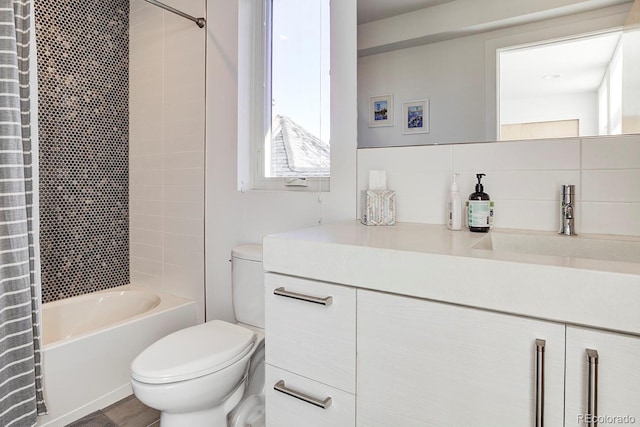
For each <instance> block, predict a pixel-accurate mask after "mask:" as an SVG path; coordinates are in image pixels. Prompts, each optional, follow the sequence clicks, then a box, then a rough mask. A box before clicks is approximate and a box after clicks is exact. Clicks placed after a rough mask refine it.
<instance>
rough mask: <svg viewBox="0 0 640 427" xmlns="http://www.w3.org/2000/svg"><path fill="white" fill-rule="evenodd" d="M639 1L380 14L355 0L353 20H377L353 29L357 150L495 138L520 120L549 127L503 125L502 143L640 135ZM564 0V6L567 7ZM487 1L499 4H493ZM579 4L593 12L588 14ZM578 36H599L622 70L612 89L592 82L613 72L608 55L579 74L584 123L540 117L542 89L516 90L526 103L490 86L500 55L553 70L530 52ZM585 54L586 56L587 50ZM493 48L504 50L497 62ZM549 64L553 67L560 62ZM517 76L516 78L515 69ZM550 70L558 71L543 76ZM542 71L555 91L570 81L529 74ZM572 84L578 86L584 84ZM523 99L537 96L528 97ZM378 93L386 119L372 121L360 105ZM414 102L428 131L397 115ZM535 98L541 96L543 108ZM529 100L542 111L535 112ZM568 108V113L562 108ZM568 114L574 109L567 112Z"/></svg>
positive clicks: (460, 3)
mask: <svg viewBox="0 0 640 427" xmlns="http://www.w3.org/2000/svg"><path fill="white" fill-rule="evenodd" d="M639 2H640V0H636V2H635V3H633V2H630V1H616V0H611V1H609V2H608V3H607V7H602V6H603V2H599V3H598V2H595V1H581V2H580V1H573V2H571V1H570V2H567V1H560V0H553V1H548V2H545V5H544V6H543V5H539V4H538V3H540V2H518V3H514V2H512V1H510V0H475V1H473V2H471V1H468V0H454V1H451V0H449V1H435V2H434V1H429V0H424V1H423V2H422V3H421V5H422V6H424V5H425V4H426V5H427V6H429V4H431V5H430V6H429V7H426V8H425V7H422V8H420V9H417V10H413V11H409V12H406V13H403V14H402V15H393V16H387V17H383V18H382V19H380V16H381V15H380V9H379V8H378V9H376V7H378V6H380V4H379V3H380V2H379V1H378V0H368V1H367V0H359V4H358V7H359V16H373V17H374V18H375V19H377V20H375V21H371V22H365V21H366V20H362V21H360V23H359V26H358V53H359V59H358V147H359V148H367V147H385V146H405V145H427V144H450V143H460V142H482V141H495V140H500V139H501V134H502V126H501V125H502V124H517V125H518V126H519V127H521V128H523V129H524V128H525V127H526V126H521V125H522V124H527V125H528V124H532V123H533V124H539V123H538V122H554V123H552V124H553V126H549V124H548V123H543V126H542V129H543V130H542V131H540V130H537V131H535V132H537V133H535V132H534V133H531V132H532V131H531V129H529V128H527V129H526V130H525V131H524V132H525V133H524V134H523V133H522V130H521V129H520V130H519V131H520V133H517V132H516V133H515V134H513V129H509V130H508V132H512V133H511V136H509V134H507V133H505V134H504V135H502V139H527V137H529V138H535V139H540V138H545V137H565V136H590V135H602V134H620V133H625V134H626V133H638V132H640V77H636V76H640V32H639V30H638V18H637V15H638V9H639V6H638V3H639ZM387 3H388V2H387ZM394 3H396V5H397V6H398V7H400V6H401V4H402V3H404V4H405V5H406V4H408V3H412V4H413V5H414V7H417V3H416V2H415V1H411V0H406V2H394ZM489 3H491V5H492V6H491V7H489V6H488V4H489ZM526 3H531V4H526ZM567 3H572V5H573V6H571V5H570V6H567ZM596 3H598V4H597V5H596ZM496 4H503V5H504V6H505V7H502V8H501V7H496ZM552 4H557V7H555V8H553V7H551V8H549V6H550V5H552ZM585 4H587V5H586V6H585ZM507 5H508V6H510V7H506V6H507ZM560 5H562V7H560ZM543 7H544V8H543ZM572 7H574V8H573V9H572ZM588 7H593V9H590V10H588ZM536 8H538V9H536ZM372 11H373V12H372ZM364 12H368V13H369V15H366V14H365V13H364ZM374 12H378V14H377V15H376V13H374ZM386 13H387V14H391V13H393V12H392V11H386ZM382 16H384V15H382ZM622 28H624V31H621V32H620V33H617V35H616V34H614V33H612V30H613V29H618V30H620V29H622ZM578 35H586V39H589V40H592V39H593V40H597V37H596V36H598V37H600V36H602V37H603V39H602V40H605V41H601V44H605V45H607V46H609V47H610V48H611V46H613V48H612V49H613V50H614V52H615V51H616V49H617V51H618V52H619V53H620V55H619V56H620V57H622V58H623V60H621V61H619V62H620V63H621V64H622V67H620V69H621V70H622V68H624V70H623V71H624V74H623V76H624V78H623V81H622V82H621V84H622V86H621V85H617V86H616V85H603V84H602V81H603V80H605V79H610V78H611V76H612V75H613V74H612V72H611V69H612V68H615V63H616V61H617V60H616V59H615V55H614V54H612V53H609V55H610V58H609V60H606V61H604V65H603V61H602V60H598V61H595V62H597V63H598V67H600V68H599V69H598V70H593V69H592V70H589V71H590V75H591V81H592V82H591V83H590V85H591V86H590V88H589V91H590V94H589V96H590V98H589V99H590V101H589V103H590V107H589V109H590V117H589V120H590V123H589V124H588V126H587V122H588V121H589V120H587V119H586V118H585V117H584V115H582V116H578V115H577V113H576V114H569V113H566V111H565V113H564V114H562V115H559V116H557V117H550V116H548V115H545V114H541V113H540V112H541V111H544V110H546V111H547V112H548V111H549V110H551V109H550V108H549V107H548V105H550V104H549V102H551V103H552V104H551V105H554V104H553V101H549V100H548V99H549V98H547V100H546V101H543V100H542V98H541V97H538V95H539V94H541V92H542V91H538V92H540V93H534V94H532V93H528V94H526V96H527V97H529V99H523V95H522V94H521V97H520V98H519V99H517V100H516V101H517V102H514V99H515V98H514V96H513V89H509V90H511V92H510V93H511V95H509V94H508V92H507V91H500V90H499V89H500V87H501V85H500V82H499V75H500V70H501V67H502V66H503V65H505V64H508V63H510V62H512V61H510V59H507V58H508V57H507V56H506V55H509V54H511V55H513V56H517V55H515V53H516V52H520V54H522V52H528V54H529V55H528V56H530V58H529V60H532V59H533V60H534V61H537V62H535V64H537V65H538V66H539V65H543V63H544V65H547V66H549V67H550V68H547V67H542V68H544V69H553V66H552V64H550V62H551V61H550V60H549V59H547V57H543V59H541V57H540V56H539V55H538V56H536V55H534V53H536V52H535V49H537V48H538V47H539V46H538V45H540V44H541V43H542V44H543V45H544V47H546V48H550V47H554V46H555V47H557V46H559V43H560V42H573V43H576V44H577V45H580V43H578V38H577V36H578ZM582 47H583V48H584V46H582ZM516 48H518V50H517V49H516ZM586 50H587V51H591V52H594V49H590V48H587V49H586ZM623 51H624V52H623ZM622 52H623V53H624V55H622ZM538 53H539V52H538ZM501 54H504V55H505V56H504V57H503V58H502V59H500V55H501ZM572 55H573V54H572ZM606 55H607V54H604V56H605V57H606ZM521 56H527V55H521ZM566 56H567V54H566V53H565V56H564V57H565V58H566ZM576 58H577V57H576ZM571 59H572V58H570V60H569V61H565V62H568V63H572V62H573V63H576V62H577V59H574V60H573V61H572V60H571ZM611 59H613V61H612V60H611ZM557 65H558V67H560V64H557ZM565 65H566V64H565ZM520 66H521V65H520ZM582 67H583V68H587V67H589V68H593V67H594V60H588V59H585V60H584V62H583V65H582ZM533 68H536V67H534V66H533V65H529V66H526V67H525V68H524V69H527V70H533ZM542 68H540V69H542ZM556 69H560V68H556ZM503 71H504V70H503ZM583 71H585V70H583ZM598 73H600V76H599V77H598V76H597V74H598ZM519 74H520V75H521V76H522V75H523V74H524V73H522V72H521V73H519ZM556 74H561V75H562V74H564V75H563V76H562V77H560V78H558V77H552V76H554V75H556ZM594 75H596V77H593V76H594ZM545 76H547V81H545V83H549V85H548V86H557V87H560V86H561V85H560V83H561V81H562V80H564V83H565V84H570V85H571V84H575V83H569V82H570V79H569V78H568V77H569V76H568V74H566V72H565V71H563V72H562V73H560V72H551V71H549V72H546V74H544V75H541V76H539V77H538V78H539V79H542V78H543V77H545ZM593 81H595V82H596V83H593ZM502 86H504V87H505V88H506V87H511V88H518V87H519V88H520V89H522V88H524V87H528V86H531V83H526V82H523V81H519V82H518V81H516V82H515V83H514V81H513V79H512V81H511V83H509V84H508V85H507V84H506V83H505V84H503V85H502ZM605 89H606V90H605ZM558 90H562V91H565V92H569V91H571V90H573V89H568V88H566V87H565V88H564V89H558ZM581 90H583V91H586V89H585V88H582V89H581ZM598 92H600V93H599V94H598ZM605 92H606V93H605ZM616 94H622V96H621V97H620V98H621V100H622V101H621V104H620V107H619V108H617V109H616V108H615V106H614V104H613V103H612V102H611V98H612V97H615V96H616ZM533 95H535V96H536V97H538V98H537V99H533V98H532V96H533ZM583 95H584V94H583ZM381 96H382V97H388V98H389V99H391V100H392V103H393V105H391V106H389V108H390V109H391V108H392V109H393V110H392V111H391V113H392V114H391V117H393V122H392V123H387V124H384V125H383V124H377V123H373V124H372V123H371V120H370V117H371V116H370V109H371V107H370V104H371V102H370V101H371V99H372V98H376V99H378V98H379V97H381ZM584 96H586V95H584ZM584 96H583V99H584ZM422 100H426V101H427V104H426V105H427V106H428V108H427V109H426V110H425V117H424V118H421V120H422V121H423V122H425V127H426V129H427V130H428V131H427V132H407V126H406V125H405V124H404V119H405V117H404V116H403V113H404V112H406V111H408V109H407V108H406V107H407V106H411V105H414V104H415V103H416V102H417V101H422ZM544 102H547V104H546V105H547V106H546V107H544V105H545V104H544ZM572 102H574V105H575V103H576V102H578V103H580V102H582V103H584V102H585V101H584V100H583V101H576V99H574V100H573V101H572ZM518 103H519V104H518ZM556 104H557V102H556ZM518 105H519V106H518ZM523 105H524V106H526V108H524V107H522V106H523ZM535 105H543V107H542V108H541V109H540V108H539V109H538V110H537V112H536V111H535V108H534V106H535ZM525 109H526V110H531V111H533V115H530V116H524V115H523V113H524V110H525ZM568 109H569V110H572V108H571V107H568ZM573 110H576V111H577V109H575V108H573ZM501 116H502V119H503V120H502V121H501ZM565 121H568V122H573V123H569V128H570V131H571V132H573V133H569V134H559V133H557V132H556V131H554V132H556V133H549V128H554V129H555V128H556V127H558V126H559V127H560V128H562V126H564V124H563V123H560V124H559V125H558V124H557V123H555V122H565ZM580 121H581V122H582V123H580ZM518 126H515V127H516V128H517V127H518ZM565 127H566V126H565ZM512 128H513V127H512ZM583 128H584V129H583ZM540 132H542V133H540ZM545 132H546V133H545ZM532 135H533V136H532Z"/></svg>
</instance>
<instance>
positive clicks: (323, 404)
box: [273, 380, 331, 409]
mask: <svg viewBox="0 0 640 427" xmlns="http://www.w3.org/2000/svg"><path fill="white" fill-rule="evenodd" d="M273 389H274V390H275V391H279V392H280V393H284V394H286V395H288V396H291V397H295V398H296V399H300V400H302V401H303V402H307V403H310V404H312V405H314V406H317V407H319V408H322V409H327V408H328V407H329V406H331V397H327V398H326V399H324V400H320V399H316V398H315V397H311V396H309V395H308V394H304V393H301V392H299V391H296V390H293V389H290V388H289V387H286V386H285V385H284V380H280V381H278V382H277V383H276V384H275V385H274V386H273Z"/></svg>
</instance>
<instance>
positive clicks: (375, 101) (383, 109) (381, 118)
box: [369, 95, 393, 128]
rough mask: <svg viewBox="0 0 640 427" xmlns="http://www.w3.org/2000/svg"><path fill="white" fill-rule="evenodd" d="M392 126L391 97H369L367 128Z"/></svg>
mask: <svg viewBox="0 0 640 427" xmlns="http://www.w3.org/2000/svg"><path fill="white" fill-rule="evenodd" d="M381 126H393V95H378V96H370V97H369V127H370V128H374V127H381Z"/></svg>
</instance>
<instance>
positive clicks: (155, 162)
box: [129, 153, 163, 170]
mask: <svg viewBox="0 0 640 427" xmlns="http://www.w3.org/2000/svg"><path fill="white" fill-rule="evenodd" d="M162 160H163V156H162V154H160V153H158V154H150V155H146V156H132V157H130V158H129V168H130V169H133V170H147V169H162Z"/></svg>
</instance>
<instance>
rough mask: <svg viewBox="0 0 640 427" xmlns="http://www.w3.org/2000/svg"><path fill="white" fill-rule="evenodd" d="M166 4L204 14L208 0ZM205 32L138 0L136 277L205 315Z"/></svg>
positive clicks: (132, 91) (134, 55) (133, 22)
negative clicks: (187, 300)
mask: <svg viewBox="0 0 640 427" xmlns="http://www.w3.org/2000/svg"><path fill="white" fill-rule="evenodd" d="M167 4H169V5H171V6H173V7H176V8H180V9H182V10H184V11H185V12H187V13H189V14H192V15H196V16H203V15H204V1H203V0H173V1H168V2H167ZM204 41H205V33H204V30H202V29H200V28H198V27H197V26H196V25H195V24H194V23H192V22H190V21H187V20H185V19H183V18H180V17H178V16H176V15H173V14H170V13H168V12H164V11H163V10H162V9H160V8H158V7H156V6H152V5H150V4H148V3H146V2H143V1H132V2H131V11H130V51H129V53H130V58H129V96H130V101H129V114H130V116H129V122H130V123H129V129H130V132H129V158H130V162H129V185H130V190H129V194H130V199H129V214H130V215H129V216H130V224H129V225H130V270H131V282H132V283H134V284H138V285H141V286H145V287H149V288H152V289H157V290H159V291H166V292H169V293H172V294H175V295H180V296H184V297H187V298H191V299H194V300H195V301H197V306H198V317H199V319H200V321H202V320H203V319H204V159H203V157H204V125H205V123H204V120H205V117H204V89H205V86H204V65H205V64H204V53H205V50H204V46H205V45H204Z"/></svg>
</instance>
